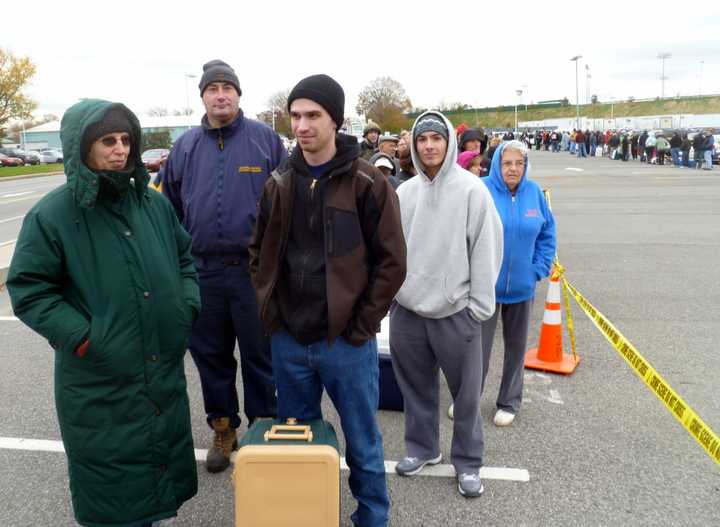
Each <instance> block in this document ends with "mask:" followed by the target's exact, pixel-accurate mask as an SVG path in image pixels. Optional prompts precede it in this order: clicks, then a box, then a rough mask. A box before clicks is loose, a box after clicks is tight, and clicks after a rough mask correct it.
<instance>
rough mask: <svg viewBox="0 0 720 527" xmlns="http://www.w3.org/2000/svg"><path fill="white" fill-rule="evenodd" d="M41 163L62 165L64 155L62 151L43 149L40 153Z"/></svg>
mask: <svg viewBox="0 0 720 527" xmlns="http://www.w3.org/2000/svg"><path fill="white" fill-rule="evenodd" d="M38 155H39V156H40V161H41V162H42V163H62V162H63V153H62V151H61V150H55V149H52V148H47V149H45V148H44V149H42V150H40V151H39V152H38Z"/></svg>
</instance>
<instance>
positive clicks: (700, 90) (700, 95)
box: [698, 60, 705, 97]
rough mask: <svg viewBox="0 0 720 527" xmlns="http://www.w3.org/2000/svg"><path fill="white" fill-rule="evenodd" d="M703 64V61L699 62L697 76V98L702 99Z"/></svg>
mask: <svg viewBox="0 0 720 527" xmlns="http://www.w3.org/2000/svg"><path fill="white" fill-rule="evenodd" d="M704 64H705V61H704V60H701V61H700V75H699V76H698V77H699V78H698V97H702V74H703V65H704Z"/></svg>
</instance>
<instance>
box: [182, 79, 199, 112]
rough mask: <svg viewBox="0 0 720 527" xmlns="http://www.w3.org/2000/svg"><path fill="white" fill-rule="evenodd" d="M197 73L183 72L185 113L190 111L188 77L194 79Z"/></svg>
mask: <svg viewBox="0 0 720 527" xmlns="http://www.w3.org/2000/svg"><path fill="white" fill-rule="evenodd" d="M195 77H197V75H193V74H192V73H186V74H185V112H184V113H185V114H187V113H188V112H189V111H190V92H189V91H188V79H194V78H195Z"/></svg>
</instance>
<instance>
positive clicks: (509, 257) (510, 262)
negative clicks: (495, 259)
mask: <svg viewBox="0 0 720 527" xmlns="http://www.w3.org/2000/svg"><path fill="white" fill-rule="evenodd" d="M511 199H512V202H511V205H510V212H511V214H510V218H511V225H512V223H514V221H515V196H511ZM513 226H514V225H513ZM510 247H512V245H511V246H510ZM511 272H512V257H511V256H510V251H508V273H507V280H506V281H505V295H507V294H508V292H509V291H510V274H511Z"/></svg>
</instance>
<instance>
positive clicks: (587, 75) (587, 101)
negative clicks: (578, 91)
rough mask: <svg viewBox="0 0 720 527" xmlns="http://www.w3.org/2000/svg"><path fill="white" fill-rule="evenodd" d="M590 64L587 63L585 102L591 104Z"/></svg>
mask: <svg viewBox="0 0 720 527" xmlns="http://www.w3.org/2000/svg"><path fill="white" fill-rule="evenodd" d="M590 78H591V75H590V65H589V64H585V104H590Z"/></svg>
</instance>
